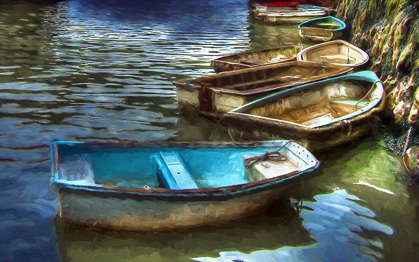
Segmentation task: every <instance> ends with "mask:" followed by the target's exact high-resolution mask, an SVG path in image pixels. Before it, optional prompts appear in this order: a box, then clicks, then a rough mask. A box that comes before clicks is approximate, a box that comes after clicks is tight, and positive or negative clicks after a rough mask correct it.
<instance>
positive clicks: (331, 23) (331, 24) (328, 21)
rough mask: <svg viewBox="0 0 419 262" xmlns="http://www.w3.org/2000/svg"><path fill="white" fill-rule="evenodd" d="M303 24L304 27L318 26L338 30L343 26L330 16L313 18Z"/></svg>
mask: <svg viewBox="0 0 419 262" xmlns="http://www.w3.org/2000/svg"><path fill="white" fill-rule="evenodd" d="M301 26H303V27H317V28H323V29H329V30H336V29H339V28H341V27H342V25H340V24H339V23H337V22H336V21H335V20H333V19H332V18H330V17H327V18H323V19H313V20H312V21H308V22H306V23H303V24H302V25H301Z"/></svg>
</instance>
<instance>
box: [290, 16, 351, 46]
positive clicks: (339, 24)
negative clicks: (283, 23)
mask: <svg viewBox="0 0 419 262" xmlns="http://www.w3.org/2000/svg"><path fill="white" fill-rule="evenodd" d="M345 28H346V24H345V22H343V21H342V20H339V19H337V18H336V17H333V16H325V17H320V18H315V19H311V20H307V21H305V22H303V23H301V24H299V25H298V33H299V35H300V36H301V37H303V38H306V39H309V40H312V41H318V42H326V41H329V40H332V39H337V38H339V37H341V36H342V32H343V30H344V29H345Z"/></svg>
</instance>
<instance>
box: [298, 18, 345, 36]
mask: <svg viewBox="0 0 419 262" xmlns="http://www.w3.org/2000/svg"><path fill="white" fill-rule="evenodd" d="M329 18H330V19H332V20H333V21H334V22H336V23H337V24H339V25H340V26H342V27H340V28H338V29H326V28H323V27H319V28H321V29H323V30H327V31H332V32H339V31H342V30H344V29H345V28H346V24H345V22H343V21H342V20H340V19H338V18H336V17H334V16H331V15H329V16H323V17H319V18H313V19H310V20H307V21H305V22H302V23H301V24H299V25H298V29H301V28H302V27H306V26H305V24H308V23H312V22H314V21H316V20H324V19H329Z"/></svg>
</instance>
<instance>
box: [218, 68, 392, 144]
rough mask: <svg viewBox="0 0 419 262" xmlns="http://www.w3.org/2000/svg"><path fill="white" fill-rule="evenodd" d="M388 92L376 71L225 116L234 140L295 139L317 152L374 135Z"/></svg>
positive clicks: (273, 98) (324, 83) (285, 94)
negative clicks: (376, 116) (373, 127)
mask: <svg viewBox="0 0 419 262" xmlns="http://www.w3.org/2000/svg"><path fill="white" fill-rule="evenodd" d="M384 100H385V92H384V88H383V85H382V83H381V82H380V81H379V78H378V77H377V76H376V75H375V74H374V73H373V72H372V71H361V72H357V73H353V74H347V75H343V76H338V77H334V78H329V79H325V80H321V81H317V82H314V83H309V84H305V85H301V86H296V87H294V88H291V89H288V90H283V91H279V92H276V93H273V94H271V95H268V96H266V97H263V98H260V99H258V100H256V101H253V102H251V103H249V104H246V105H244V106H242V107H239V108H237V109H235V110H232V111H231V112H228V113H226V114H225V115H224V117H223V119H222V123H223V124H224V125H226V126H227V127H228V131H229V134H230V136H231V138H232V139H233V140H235V141H241V140H270V139H291V140H293V141H297V142H298V143H300V144H301V145H304V146H305V147H306V148H308V149H309V150H311V151H316V150H324V149H328V148H331V147H335V146H338V145H340V144H343V143H346V142H349V141H353V140H355V139H359V138H361V137H363V136H365V135H367V134H368V133H369V131H370V130H371V125H370V124H371V122H372V118H373V116H374V114H376V113H377V112H379V111H381V110H382V109H383V108H384Z"/></svg>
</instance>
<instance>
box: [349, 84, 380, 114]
mask: <svg viewBox="0 0 419 262" xmlns="http://www.w3.org/2000/svg"><path fill="white" fill-rule="evenodd" d="M377 83H381V84H383V82H381V81H380V80H377V81H375V82H374V83H373V84H372V86H371V88H370V90H368V92H367V93H366V94H365V95H364V96H363V97H362V98H361V99H359V100H358V102H356V104H355V108H356V107H357V105H358V104H359V103H361V101H362V100H364V99H365V98H367V97H368V95H369V94H370V93H371V91H372V90H373V87H374V85H376V84H377Z"/></svg>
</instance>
